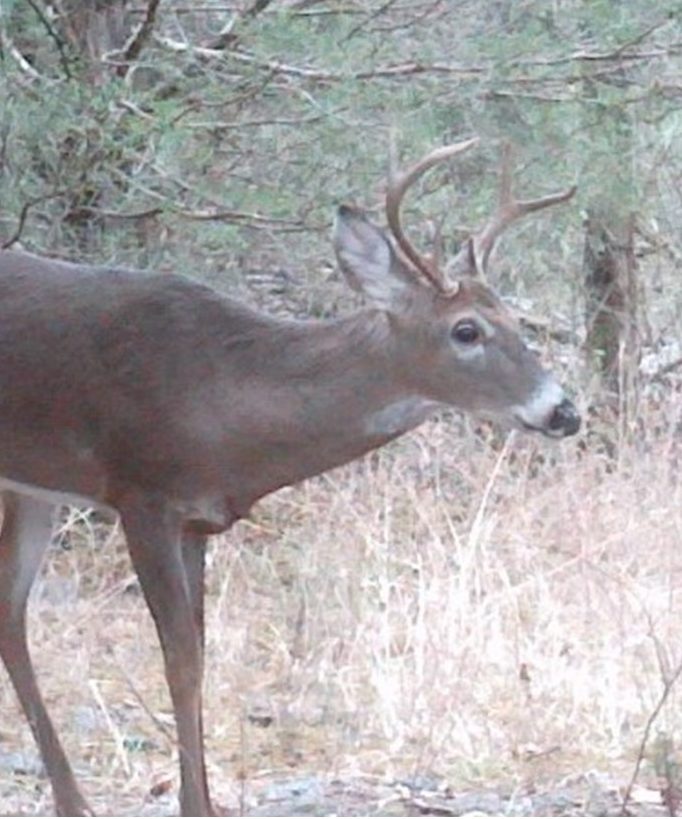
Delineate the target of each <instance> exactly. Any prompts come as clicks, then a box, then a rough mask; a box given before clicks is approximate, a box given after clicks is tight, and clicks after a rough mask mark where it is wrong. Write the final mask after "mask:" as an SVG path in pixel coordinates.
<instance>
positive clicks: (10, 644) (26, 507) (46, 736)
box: [0, 492, 92, 816]
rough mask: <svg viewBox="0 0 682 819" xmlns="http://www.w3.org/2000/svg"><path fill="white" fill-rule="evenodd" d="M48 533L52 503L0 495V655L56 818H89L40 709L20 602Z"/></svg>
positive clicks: (53, 732)
mask: <svg viewBox="0 0 682 819" xmlns="http://www.w3.org/2000/svg"><path fill="white" fill-rule="evenodd" d="M51 534H52V505H51V504H49V503H45V502H44V501H41V500H37V499H35V498H32V497H29V496H24V495H17V494H14V493H12V492H8V493H5V494H3V496H2V528H1V529H0V656H1V657H2V659H3V660H4V663H5V666H6V667H7V672H8V674H9V676H10V679H11V680H12V684H13V685H14V689H15V691H16V692H17V697H18V698H19V702H20V703H21V707H22V708H23V709H24V713H25V714H26V718H27V719H28V722H29V724H30V726H31V731H32V732H33V736H34V737H35V740H36V742H37V743H38V747H39V748H40V753H41V755H42V758H43V762H44V764H45V769H46V771H47V775H48V776H49V778H50V783H51V785H52V791H53V794H54V801H55V811H56V814H57V815H58V816H90V815H92V811H91V810H90V808H89V806H88V804H87V802H86V801H85V799H84V798H83V797H82V796H81V794H80V792H79V790H78V786H77V785H76V780H75V779H74V776H73V772H72V770H71V766H70V765H69V762H68V760H67V758H66V754H65V753H64V749H63V748H62V746H61V743H60V742H59V738H58V737H57V733H56V731H55V730H54V726H53V725H52V722H51V720H50V717H49V715H48V713H47V710H46V708H45V704H44V702H43V698H42V697H41V695H40V690H39V688H38V683H37V682H36V678H35V673H34V671H33V665H32V663H31V657H30V655H29V653H28V644H27V641H26V601H27V599H28V593H29V591H30V590H31V586H32V585H33V581H34V579H35V576H36V574H37V573H38V569H39V568H40V564H41V562H42V559H43V555H44V553H45V550H46V549H47V546H48V544H49V542H50V535H51Z"/></svg>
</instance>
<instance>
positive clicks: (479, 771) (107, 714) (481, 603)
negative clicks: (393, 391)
mask: <svg viewBox="0 0 682 819" xmlns="http://www.w3.org/2000/svg"><path fill="white" fill-rule="evenodd" d="M645 426H646V428H649V429H651V428H653V427H654V423H653V419H648V420H647V423H646V425H645ZM657 426H658V429H659V431H658V434H657V436H654V435H653V434H650V435H649V436H648V439H646V440H641V439H640V440H638V441H637V442H636V443H632V444H628V443H621V444H620V445H619V446H618V447H617V452H618V456H617V457H616V458H615V459H614V458H609V457H607V456H606V455H604V454H602V453H601V452H600V451H599V448H598V446H597V445H596V444H594V442H592V441H590V442H588V445H587V446H585V442H584V441H583V442H582V443H581V442H579V441H578V442H574V441H567V442H564V443H562V444H560V445H555V444H551V443H543V442H538V441H535V440H529V439H527V438H521V437H518V438H517V437H513V438H510V439H508V440H506V441H505V442H503V443H501V442H500V441H499V440H495V439H493V440H490V441H482V440H481V437H480V436H476V435H474V434H473V433H472V432H471V430H468V431H467V430H465V431H464V434H462V430H461V429H460V428H458V425H457V422H456V421H453V420H452V419H451V420H442V421H434V422H432V423H431V424H428V425H426V426H424V427H422V428H421V429H420V430H419V431H417V432H416V433H414V434H412V435H411V436H408V437H407V438H405V439H403V440H401V441H399V442H398V443H397V444H396V445H394V446H392V447H390V448H388V449H386V450H384V451H382V452H380V453H377V454H375V455H373V456H371V457H369V458H367V459H365V460H364V461H362V462H359V463H355V464H352V465H350V466H349V467H347V468H344V469H342V470H338V471H336V472H334V473H331V474H330V475H327V476H324V477H322V478H320V479H318V480H314V481H310V482H308V483H306V484H305V485H303V486H301V487H297V488H295V489H289V490H286V491H283V492H281V493H279V494H278V495H276V496H274V497H272V498H270V499H268V500H266V501H265V502H264V503H262V504H261V505H260V506H259V507H258V508H257V510H256V511H255V514H254V517H253V519H252V520H251V521H246V522H243V523H241V524H240V525H239V526H237V527H236V528H235V529H234V530H233V531H232V532H231V533H230V534H229V535H228V536H226V537H224V538H220V539H217V540H216V543H215V545H214V548H213V551H212V556H211V563H212V565H211V571H210V577H209V601H208V630H209V634H208V655H209V661H208V668H207V681H206V726H207V731H208V740H207V744H208V755H209V760H210V774H211V778H212V782H213V784H214V787H215V790H216V793H217V794H218V798H219V801H222V802H223V803H225V804H229V805H231V806H232V807H234V806H235V804H236V803H237V801H238V799H239V792H240V783H239V778H240V777H242V778H243V780H244V787H245V789H246V791H247V793H248V792H249V791H250V790H252V789H253V787H254V786H255V784H257V783H258V782H260V781H262V780H264V779H267V778H269V777H274V776H278V775H284V774H287V773H289V774H291V773H292V771H298V772H300V771H318V772H319V771H321V772H324V773H333V774H340V775H350V774H354V773H362V774H373V775H379V776H409V775H414V774H425V773H427V774H435V775H437V776H440V777H443V778H445V779H446V780H448V781H449V782H450V783H451V784H452V785H453V786H455V787H475V786H480V785H481V784H482V783H485V784H486V785H495V784H499V783H502V782H504V783H509V782H513V783H525V782H537V781H541V780H543V779H546V778H548V777H553V778H555V779H558V778H560V777H562V776H566V775H570V774H572V773H575V772H578V771H585V770H587V769H592V768H598V769H599V770H600V771H604V772H606V773H608V774H610V775H612V776H613V777H614V778H616V779H617V780H619V781H624V780H625V779H627V776H628V775H629V773H630V772H631V770H632V769H633V766H634V764H635V760H636V757H637V753H638V746H639V743H640V741H641V738H642V734H643V730H644V726H645V723H646V720H647V718H648V716H649V714H650V713H651V712H652V710H653V708H654V706H655V703H656V701H657V700H658V698H659V696H660V694H661V690H662V687H663V679H664V678H665V675H666V674H668V673H670V672H671V670H673V669H674V668H675V667H676V665H677V664H678V663H680V662H681V661H682V652H681V651H680V646H679V634H680V633H682V583H680V582H679V576H680V573H681V572H682V555H681V553H680V548H679V544H680V540H681V531H682V504H681V503H680V501H681V497H680V496H681V495H682V486H681V485H680V482H679V481H678V477H677V448H676V446H675V441H674V437H673V435H672V434H669V433H667V432H666V431H665V430H661V423H658V424H657ZM663 426H665V424H663ZM69 528H70V532H71V535H70V542H71V543H72V548H71V549H69V550H57V551H55V552H54V553H53V554H52V556H51V559H50V560H49V561H48V563H47V565H46V567H45V571H44V579H43V582H42V584H41V586H40V588H39V589H38V593H37V594H36V596H35V599H34V601H33V607H32V621H31V638H32V644H33V647H34V653H35V657H36V661H37V665H38V667H39V672H40V676H41V680H42V682H43V687H44V690H45V692H46V697H47V700H48V703H49V705H50V706H51V710H52V714H53V716H54V718H55V721H56V722H57V723H58V725H59V727H60V731H61V735H62V737H63V738H64V740H65V743H66V745H67V747H68V749H69V752H70V756H71V758H72V761H73V762H74V764H75V766H76V768H77V771H78V772H79V774H80V775H81V778H82V781H83V786H84V789H85V790H86V792H87V794H88V795H89V796H90V797H92V799H93V802H94V803H95V806H96V808H97V809H98V810H99V811H100V812H104V813H106V812H111V811H113V810H118V811H123V810H131V811H135V812H136V811H137V810H138V809H139V806H140V804H141V802H142V800H143V799H144V798H145V796H146V795H148V794H149V790H150V788H151V787H152V786H153V785H155V784H156V785H160V787H161V788H163V783H165V782H166V781H167V780H172V781H173V784H174V783H175V764H174V759H173V756H174V750H173V745H174V742H173V735H172V719H171V715H170V709H169V704H168V698H167V694H166V690H165V687H164V682H163V675H162V670H161V661H160V653H159V650H158V648H157V643H156V638H155V635H154V633H153V629H152V627H151V625H150V620H149V617H148V615H147V613H146V611H145V609H144V606H143V604H142V602H141V599H140V597H139V593H138V591H137V589H136V586H135V585H134V584H131V582H132V574H131V570H130V567H129V564H128V561H127V557H126V555H125V550H124V548H123V546H122V544H121V543H120V539H119V538H118V537H117V536H114V537H113V538H110V541H111V540H113V543H112V542H109V543H104V542H103V532H102V531H101V530H100V529H99V528H97V527H93V524H92V521H87V520H86V521H85V522H83V521H79V520H77V519H74V520H71V521H70V522H69ZM83 541H84V542H83ZM2 679H3V684H2V686H1V687H0V714H2V715H3V716H2V723H1V724H0V742H1V745H0V751H6V752H9V751H23V752H24V753H25V754H26V755H27V756H29V757H30V756H31V754H32V747H33V746H32V741H31V739H30V736H29V733H28V730H27V729H26V727H25V725H24V722H23V719H22V718H21V717H20V715H19V712H18V709H17V706H16V703H15V701H14V698H13V695H12V693H11V691H10V690H9V686H8V685H7V684H6V677H4V676H3V678H2ZM678 698H679V695H678V694H676V693H675V691H673V695H672V697H671V699H670V701H669V702H668V704H667V705H666V707H665V708H664V709H663V712H662V713H661V715H660V717H659V720H658V722H657V726H656V727H657V729H658V730H659V731H660V732H664V733H665V734H666V735H667V736H669V737H674V736H676V735H679V732H680V729H681V728H682V725H680V722H681V721H682V715H681V712H680V709H678V708H677V707H676V706H677V702H676V700H677V699H678ZM650 776H651V774H650V766H648V765H646V764H645V766H644V769H643V774H642V777H643V779H647V778H650ZM0 797H1V799H2V805H1V806H2V807H3V808H5V809H6V810H4V811H3V812H8V811H12V810H18V809H23V810H26V811H29V812H48V813H49V812H50V810H51V802H50V794H49V788H48V787H47V786H46V783H45V782H44V780H41V779H38V778H36V777H34V776H32V775H30V774H27V775H26V776H25V777H23V778H21V779H20V780H17V778H16V775H14V774H12V773H10V772H9V771H8V770H5V769H4V768H0ZM148 809H149V810H154V808H153V807H149V808H148Z"/></svg>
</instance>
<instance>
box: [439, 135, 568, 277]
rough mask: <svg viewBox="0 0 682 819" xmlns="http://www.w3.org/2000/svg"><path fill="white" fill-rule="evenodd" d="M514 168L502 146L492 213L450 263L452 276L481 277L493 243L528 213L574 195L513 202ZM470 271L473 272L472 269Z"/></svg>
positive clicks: (508, 151) (565, 193)
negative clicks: (496, 198)
mask: <svg viewBox="0 0 682 819" xmlns="http://www.w3.org/2000/svg"><path fill="white" fill-rule="evenodd" d="M513 176H514V166H513V160H512V149H511V146H510V145H509V144H505V145H504V147H503V149H502V161H501V166H500V189H499V197H498V204H497V208H496V209H495V212H494V213H493V215H492V216H491V217H490V219H489V220H488V222H487V223H486V224H485V225H484V226H483V228H482V229H481V230H479V231H478V232H477V233H475V234H474V235H473V236H472V237H471V238H470V239H469V242H467V244H466V245H464V246H463V247H462V248H461V249H460V251H459V253H458V254H457V255H456V256H455V258H454V259H453V261H452V263H451V265H450V270H451V272H452V273H453V275H460V276H461V275H471V274H474V275H478V276H482V277H485V271H486V268H487V265H488V260H489V259H490V254H491V253H492V250H493V248H494V246H495V242H496V241H497V240H498V239H499V237H500V236H501V235H502V233H503V232H504V231H505V230H506V229H507V228H508V227H509V226H510V225H511V224H512V223H513V222H516V221H517V220H518V219H521V218H522V217H524V216H526V215H527V214H529V213H535V212H536V211H539V210H543V209H544V208H549V207H552V205H558V204H560V203H561V202H566V201H568V200H569V199H570V198H571V197H572V196H573V195H574V193H575V192H576V190H577V187H576V185H572V186H571V187H570V188H567V189H566V190H564V191H559V192H558V193H551V194H548V195H547V196H541V197H538V198H537V199H516V198H515V197H514V194H513V191H512V181H513ZM472 268H473V269H472Z"/></svg>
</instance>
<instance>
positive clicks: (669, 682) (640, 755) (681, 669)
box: [620, 663, 682, 816]
mask: <svg viewBox="0 0 682 819" xmlns="http://www.w3.org/2000/svg"><path fill="white" fill-rule="evenodd" d="M681 674H682V663H680V664H679V665H678V666H677V668H676V669H675V672H674V673H673V675H672V676H671V677H668V678H667V679H665V678H664V679H663V691H662V692H661V696H660V697H659V699H658V702H657V703H656V705H655V707H654V710H653V711H652V712H651V713H650V714H649V719H647V721H646V725H645V726H644V734H643V736H642V741H641V742H640V743H639V750H638V751H637V761H636V763H635V769H634V771H633V772H632V776H631V777H630V782H629V783H628V786H627V788H626V789H625V794H624V796H623V801H622V803H621V806H620V815H621V816H627V815H628V813H627V807H628V802H629V801H630V796H631V794H632V789H633V788H634V786H635V782H636V781H637V777H638V776H639V769H640V768H641V766H642V762H643V761H644V754H645V752H646V746H647V744H648V742H649V736H650V734H651V729H652V728H653V727H654V723H655V722H656V720H657V718H658V715H659V714H660V713H661V711H662V710H663V706H664V705H665V704H666V702H667V700H668V697H669V696H670V692H671V691H672V689H673V687H674V686H675V683H676V682H677V680H678V678H679V677H680V675H681Z"/></svg>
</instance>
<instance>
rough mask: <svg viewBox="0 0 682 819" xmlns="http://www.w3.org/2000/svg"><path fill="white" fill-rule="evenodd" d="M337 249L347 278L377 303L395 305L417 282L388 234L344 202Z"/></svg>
mask: <svg viewBox="0 0 682 819" xmlns="http://www.w3.org/2000/svg"><path fill="white" fill-rule="evenodd" d="M334 250H335V251H336V258H337V259H338V261H339V266H340V267H341V270H342V272H343V274H344V276H345V277H346V280H347V282H348V283H349V284H350V286H351V287H352V288H353V290H358V291H359V292H361V293H364V294H365V295H366V296H367V297H368V298H369V299H371V300H372V302H374V305H375V306H376V307H380V308H381V309H383V310H389V309H391V307H394V306H395V304H396V303H397V302H398V301H400V299H401V298H402V296H404V294H405V293H406V291H407V289H408V288H409V287H410V286H414V281H413V279H412V278H411V276H410V274H409V271H407V269H406V268H405V266H404V265H403V264H402V262H401V261H400V259H398V257H397V256H396V254H395V251H394V250H393V246H392V245H391V242H390V240H389V239H388V237H387V235H386V234H385V233H384V231H383V230H381V228H379V227H377V226H376V225H374V224H372V222H370V221H369V220H368V219H367V218H366V217H365V215H364V214H363V213H362V212H361V211H359V210H357V209H356V208H352V207H349V206H348V205H342V206H341V207H340V208H339V209H338V211H337V214H336V222H335V225H334Z"/></svg>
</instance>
